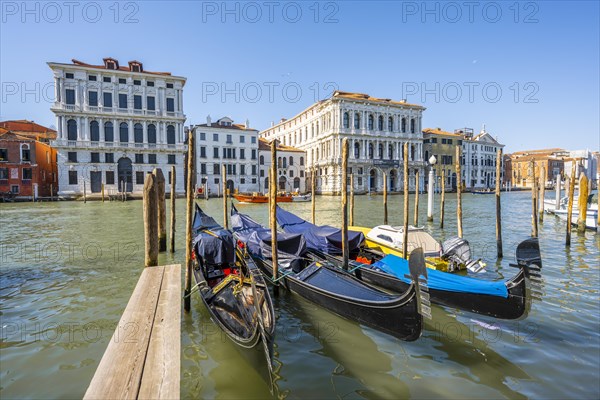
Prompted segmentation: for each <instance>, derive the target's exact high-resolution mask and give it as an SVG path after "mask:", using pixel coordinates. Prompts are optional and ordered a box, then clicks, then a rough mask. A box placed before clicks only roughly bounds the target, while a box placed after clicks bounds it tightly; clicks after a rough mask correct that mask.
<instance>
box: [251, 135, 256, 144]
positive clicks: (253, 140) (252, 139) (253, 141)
mask: <svg viewBox="0 0 600 400" xmlns="http://www.w3.org/2000/svg"><path fill="white" fill-rule="evenodd" d="M250 142H251V143H252V144H256V136H252V138H251V139H250Z"/></svg>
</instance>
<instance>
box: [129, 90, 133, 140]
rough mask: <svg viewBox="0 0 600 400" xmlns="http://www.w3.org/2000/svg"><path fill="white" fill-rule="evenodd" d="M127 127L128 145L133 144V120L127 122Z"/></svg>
mask: <svg viewBox="0 0 600 400" xmlns="http://www.w3.org/2000/svg"><path fill="white" fill-rule="evenodd" d="M129 90H131V86H130V87H129ZM128 125H129V135H128V136H129V143H133V136H134V135H133V120H132V119H130V120H129V122H128Z"/></svg>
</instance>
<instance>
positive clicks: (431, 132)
mask: <svg viewBox="0 0 600 400" xmlns="http://www.w3.org/2000/svg"><path fill="white" fill-rule="evenodd" d="M423 134H429V135H444V136H454V137H463V136H464V135H460V134H458V133H454V132H446V131H443V130H441V129H440V128H425V129H423Z"/></svg>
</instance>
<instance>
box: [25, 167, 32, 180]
mask: <svg viewBox="0 0 600 400" xmlns="http://www.w3.org/2000/svg"><path fill="white" fill-rule="evenodd" d="M31 171H32V170H31V168H23V180H24V181H26V180H27V181H30V180H31V177H32V175H33V174H32V172H31Z"/></svg>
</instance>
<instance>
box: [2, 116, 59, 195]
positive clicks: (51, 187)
mask: <svg viewBox="0 0 600 400" xmlns="http://www.w3.org/2000/svg"><path fill="white" fill-rule="evenodd" d="M2 124H4V123H2ZM5 126H9V125H5ZM38 126H39V125H38ZM20 128H23V127H20ZM51 131H52V130H51V129H47V128H46V131H45V133H48V132H51ZM30 133H31V134H32V135H22V134H21V133H20V131H11V130H9V129H6V128H3V127H0V195H2V196H7V197H11V198H16V199H32V197H34V198H35V199H37V198H38V197H50V196H54V195H56V193H57V191H58V169H57V165H56V150H55V149H53V148H52V147H50V145H49V144H47V143H44V142H42V141H38V140H36V139H35V138H34V137H31V136H33V133H32V132H30Z"/></svg>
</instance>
